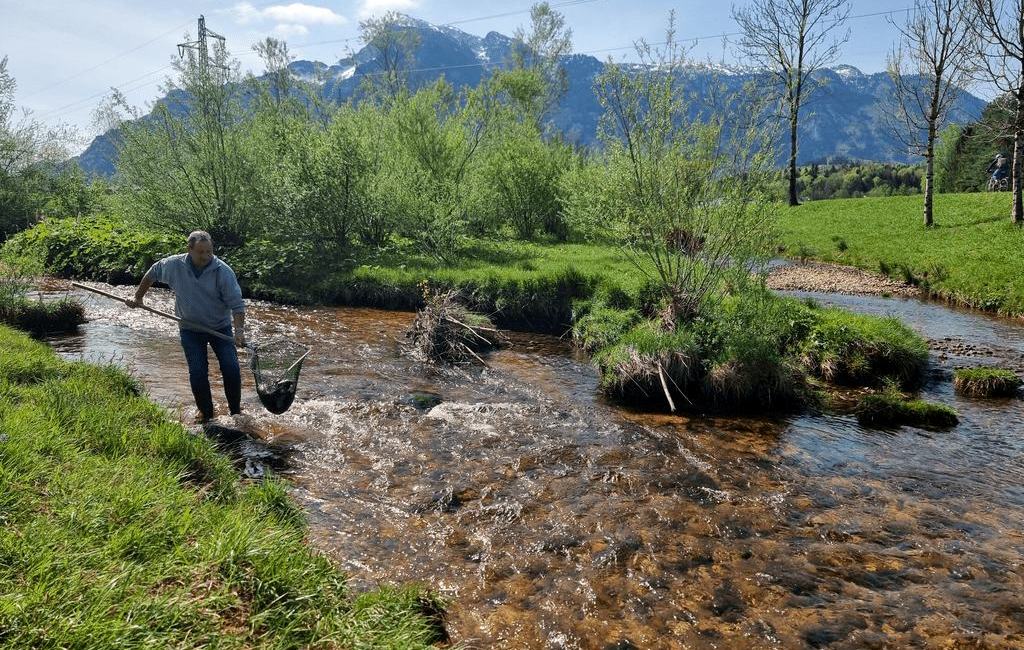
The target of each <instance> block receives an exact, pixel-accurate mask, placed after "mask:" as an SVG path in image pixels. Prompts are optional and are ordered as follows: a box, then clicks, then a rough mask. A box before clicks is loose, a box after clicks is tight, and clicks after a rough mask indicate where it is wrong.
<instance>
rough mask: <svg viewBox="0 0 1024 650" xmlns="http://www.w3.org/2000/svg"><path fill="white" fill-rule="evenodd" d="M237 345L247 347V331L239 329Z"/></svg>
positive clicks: (236, 335)
mask: <svg viewBox="0 0 1024 650" xmlns="http://www.w3.org/2000/svg"><path fill="white" fill-rule="evenodd" d="M235 347H238V348H244V347H245V332H244V331H243V330H237V331H236V332H235Z"/></svg>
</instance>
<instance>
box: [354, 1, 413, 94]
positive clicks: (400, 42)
mask: <svg viewBox="0 0 1024 650" xmlns="http://www.w3.org/2000/svg"><path fill="white" fill-rule="evenodd" d="M359 36H360V39H361V40H362V42H363V45H364V46H366V47H367V48H369V50H370V52H372V53H373V55H374V61H375V64H376V66H377V68H378V69H377V70H370V71H368V72H365V73H363V82H364V87H365V88H366V89H367V91H368V94H369V96H370V97H371V98H373V99H375V100H376V101H378V102H380V103H383V104H390V103H392V102H394V101H395V100H396V99H398V98H399V97H400V96H401V95H403V94H405V93H407V92H408V91H409V70H410V69H411V68H412V64H413V62H414V61H415V60H416V50H417V48H419V46H420V38H419V35H418V34H417V33H416V32H414V31H413V30H411V29H408V26H407V24H406V18H405V16H403V15H402V14H400V13H398V12H397V11H389V12H387V13H386V14H384V15H383V16H381V17H379V18H368V19H366V20H364V21H361V22H360V23H359Z"/></svg>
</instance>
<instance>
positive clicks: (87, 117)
mask: <svg viewBox="0 0 1024 650" xmlns="http://www.w3.org/2000/svg"><path fill="white" fill-rule="evenodd" d="M551 3H552V5H553V6H555V7H556V8H557V9H558V10H559V11H561V12H562V13H563V14H564V15H565V17H566V20H567V22H568V24H569V26H570V27H571V28H572V30H573V44H574V48H575V50H576V51H577V52H586V53H593V54H594V56H597V57H599V58H601V59H605V58H607V57H608V56H609V55H611V56H613V57H615V58H622V57H626V56H628V55H629V54H630V52H629V49H628V46H630V44H631V43H633V42H634V41H635V40H637V39H638V38H646V39H648V40H651V41H658V40H661V38H662V36H663V32H664V27H665V22H666V17H667V16H668V12H669V11H670V10H671V9H675V11H676V15H677V21H678V34H679V36H680V37H683V38H685V39H689V38H697V37H710V38H703V39H702V40H700V41H698V42H697V43H696V49H695V50H694V55H695V56H697V57H699V58H706V57H710V58H713V59H715V60H721V59H724V60H726V61H732V60H733V59H734V56H733V54H732V52H731V51H730V46H729V45H728V44H726V43H723V39H722V38H721V37H719V36H717V35H720V34H727V33H730V32H734V31H735V29H736V26H735V24H734V22H733V20H732V18H731V15H730V8H731V5H730V3H729V2H721V1H718V2H715V1H711V0H677V1H675V2H670V1H668V0H655V1H649V0H645V1H638V0H552V2H551ZM530 4H532V3H531V2H530V0H506V1H504V2H498V1H494V0H477V1H474V2H466V1H465V0H303V1H302V2H292V0H281V1H279V2H266V1H260V0H250V1H248V2H238V1H234V2H209V1H208V2H200V1H197V0H178V1H176V2H166V1H160V2H158V1H155V0H151V1H148V2H144V1H138V2H126V1H123V0H90V1H89V2H59V1H57V0H31V1H30V2H26V1H24V0H0V16H3V20H2V21H0V57H2V56H4V55H6V56H8V58H9V63H8V65H9V69H10V71H11V72H12V73H13V74H14V76H15V78H16V79H17V81H18V94H17V97H16V101H17V103H18V105H20V106H24V107H27V108H30V109H31V110H32V111H33V112H34V114H35V116H36V117H37V118H39V119H41V120H43V121H46V122H50V123H55V122H61V121H63V122H66V123H69V124H72V125H75V126H77V127H79V129H81V130H82V132H83V135H91V134H92V132H93V130H92V127H91V115H92V112H93V110H94V109H95V108H96V106H97V104H98V103H99V101H100V99H101V97H102V96H103V94H105V93H106V92H108V91H109V89H110V87H111V86H116V87H118V88H120V89H122V90H123V91H125V94H126V95H127V97H128V98H129V100H130V101H132V102H133V103H135V104H137V105H139V106H141V107H144V106H145V105H146V104H147V102H150V101H152V100H153V99H155V98H156V97H157V94H158V90H159V84H160V83H161V81H162V80H163V79H164V78H165V77H166V75H167V73H168V69H167V66H168V65H169V64H170V62H171V59H172V57H173V56H175V55H176V48H175V45H176V44H177V43H178V42H180V41H181V40H183V35H184V34H185V32H186V30H187V31H188V32H189V33H190V34H192V35H193V36H194V35H195V32H196V18H197V17H198V15H199V14H200V13H202V14H205V16H206V21H207V26H208V27H209V28H210V29H212V30H213V31H215V32H218V33H220V34H222V35H224V36H225V37H227V43H228V47H229V48H230V49H231V51H232V53H233V54H234V55H236V56H237V57H238V58H239V59H240V61H241V63H242V67H243V69H254V67H256V66H257V65H258V58H257V57H256V56H255V54H253V53H252V51H251V46H252V44H253V43H254V42H255V41H257V40H259V39H260V38H262V37H264V36H266V35H274V36H278V37H281V38H284V39H285V40H287V41H288V43H289V45H290V46H291V49H292V50H293V52H294V54H295V55H296V58H303V59H314V60H319V61H325V62H333V61H336V60H337V59H339V58H341V57H342V56H344V54H345V53H346V48H348V47H357V46H358V41H357V40H355V39H352V40H348V41H347V42H332V43H322V41H338V40H340V39H346V38H351V37H354V36H356V35H357V34H358V26H359V21H360V20H361V19H362V18H365V17H366V16H369V15H377V14H380V13H382V12H384V11H386V10H388V9H397V10H400V11H403V12H405V13H408V14H410V15H412V16H415V17H417V18H422V19H424V20H427V21H430V22H432V23H435V24H446V23H451V22H456V23H457V24H456V25H455V26H456V27H458V28H459V29H462V30H464V31H467V32H470V33H473V34H479V35H484V34H486V33H487V32H489V31H492V30H493V31H499V32H502V33H505V34H511V33H512V31H513V30H514V29H515V28H516V27H517V26H520V25H525V23H526V22H527V21H528V19H529V15H528V13H529V7H530ZM738 4H743V2H742V1H740V2H738ZM911 4H912V1H911V0H905V1H904V2H895V3H894V2H891V1H890V2H887V1H884V0H853V2H852V7H851V14H853V15H855V16H857V15H863V14H872V13H877V12H885V11H891V10H894V9H903V8H905V7H909V6H910V5H911ZM493 14H511V15H503V16H493ZM488 16H490V17H488ZM893 18H896V19H900V18H901V16H900V15H894V16H893ZM849 27H850V40H849V42H848V43H847V44H846V46H845V47H844V48H843V51H842V53H841V55H840V57H839V62H841V63H847V64H850V65H854V66H856V67H858V68H860V69H861V70H863V71H864V72H878V71H880V70H883V69H884V68H885V57H886V54H887V52H888V51H889V49H890V48H891V46H892V43H893V40H894V39H895V32H894V30H893V28H892V26H891V25H889V24H888V23H887V22H886V17H885V16H869V17H863V18H855V19H853V20H851V21H850V23H849ZM608 48H626V49H615V50H608Z"/></svg>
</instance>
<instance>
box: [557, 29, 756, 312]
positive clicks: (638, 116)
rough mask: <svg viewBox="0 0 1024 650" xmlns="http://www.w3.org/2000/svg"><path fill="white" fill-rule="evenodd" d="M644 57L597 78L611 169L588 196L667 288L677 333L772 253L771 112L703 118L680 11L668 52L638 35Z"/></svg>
mask: <svg viewBox="0 0 1024 650" xmlns="http://www.w3.org/2000/svg"><path fill="white" fill-rule="evenodd" d="M637 52H638V55H639V57H640V59H641V62H642V67H641V68H640V69H639V70H632V69H629V68H627V67H625V66H622V65H618V64H614V63H609V65H608V66H607V68H606V70H605V72H603V73H602V75H601V76H600V77H599V78H598V80H597V83H596V87H597V93H598V97H599V98H600V101H601V103H602V105H603V106H604V108H605V115H604V118H603V121H602V130H601V138H602V143H603V144H604V145H605V150H606V152H605V154H604V164H605V165H606V166H607V169H606V171H605V172H604V173H603V174H602V175H603V176H604V179H602V180H603V181H604V182H602V183H601V184H600V185H599V186H597V187H596V188H594V189H593V190H592V191H594V192H597V193H599V194H600V195H601V197H600V198H598V199H597V200H593V199H584V200H583V201H581V203H582V204H583V207H584V209H586V208H587V207H589V206H594V205H600V206H601V208H602V210H601V212H602V213H603V215H604V218H605V219H606V221H607V222H608V228H607V232H608V235H609V236H611V237H613V238H614V239H616V240H617V241H618V242H620V244H621V245H622V247H623V249H624V251H625V252H626V254H627V255H628V256H629V258H630V259H631V260H632V261H633V262H634V263H635V264H636V266H637V267H638V268H639V269H640V270H641V271H642V272H644V273H645V274H648V275H649V276H650V277H651V279H652V280H653V281H654V282H655V283H656V285H657V286H658V287H659V288H660V291H661V294H662V296H663V298H664V300H665V310H664V312H663V313H662V323H663V325H664V326H665V327H666V328H668V329H673V328H674V327H675V325H676V324H677V323H679V322H685V321H690V320H692V319H694V318H697V317H698V316H699V315H700V314H702V313H704V312H705V310H706V309H708V308H709V306H710V305H713V304H714V303H717V302H718V301H719V300H720V299H721V298H722V296H723V295H724V292H725V291H726V290H727V288H728V286H729V285H731V286H742V285H744V284H746V283H747V282H749V280H750V271H751V268H753V267H756V266H757V263H756V262H757V261H758V260H762V261H763V259H764V256H765V255H766V254H767V252H768V247H769V242H770V240H771V236H770V234H771V232H770V231H771V226H772V222H773V216H774V214H775V207H774V203H773V202H772V201H771V200H770V189H771V187H770V184H771V180H772V177H773V175H774V169H773V164H772V150H771V146H770V143H771V139H772V137H773V136H774V134H773V133H770V132H766V131H765V130H763V129H762V128H761V127H760V125H759V123H758V120H759V118H758V116H759V115H760V114H761V111H762V110H763V107H761V106H752V105H742V104H739V103H738V102H739V98H732V101H729V102H726V103H725V104H724V105H723V106H722V107H721V108H719V109H718V110H716V111H715V112H714V113H712V114H710V115H707V116H704V117H703V119H702V118H701V117H699V116H696V115H695V112H694V111H692V110H691V106H690V102H689V101H687V98H686V97H684V96H683V94H682V93H681V92H680V90H679V88H680V77H681V75H682V73H683V71H684V69H685V65H686V59H685V56H684V52H683V50H682V48H681V47H680V46H679V44H678V42H677V41H676V38H675V17H674V14H673V15H670V19H669V27H668V30H667V35H666V44H665V45H664V47H663V48H662V49H653V48H651V47H650V46H648V45H647V44H645V43H642V42H641V43H640V44H638V46H637ZM743 95H744V96H747V97H750V96H756V95H754V94H753V93H749V92H748V93H743ZM574 203H575V201H574V200H573V199H570V206H571V207H570V210H572V209H573V207H575V206H574V205H573V204H574Z"/></svg>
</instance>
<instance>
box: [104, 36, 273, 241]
mask: <svg viewBox="0 0 1024 650" xmlns="http://www.w3.org/2000/svg"><path fill="white" fill-rule="evenodd" d="M213 42H214V47H213V52H212V53H211V55H210V57H209V63H208V64H206V63H205V62H204V61H203V59H202V58H201V57H200V56H199V55H198V53H197V52H195V51H194V50H187V51H186V55H185V56H184V57H183V58H182V59H180V60H178V61H176V62H175V64H174V65H175V69H176V71H177V78H176V79H172V80H169V81H168V83H167V85H166V87H165V89H164V91H165V94H167V95H168V99H167V100H165V101H162V102H160V103H159V104H158V105H157V106H156V107H154V109H153V111H152V114H151V115H150V116H149V117H147V118H145V119H141V117H140V116H139V114H138V112H137V111H136V110H134V109H133V108H132V107H131V106H129V105H128V104H127V102H126V101H125V100H124V97H123V95H121V94H120V93H117V92H115V93H114V95H113V97H112V98H111V100H110V102H109V104H108V105H107V107H106V108H105V109H104V113H105V119H106V121H107V122H108V123H113V126H115V127H117V128H118V129H119V131H120V134H121V139H120V144H119V146H118V161H117V173H118V175H119V177H120V184H121V188H122V191H123V194H124V198H125V200H126V203H127V207H128V208H129V210H130V211H131V212H132V214H134V215H135V216H136V217H137V218H138V219H139V220H140V221H141V222H142V223H144V224H145V225H146V226H148V227H151V228H155V229H157V230H160V231H165V232H183V233H184V232H188V231H190V230H194V229H203V230H206V231H208V232H210V233H211V234H212V235H213V236H214V238H215V239H216V240H217V241H218V243H221V244H226V245H229V246H230V245H239V244H242V243H243V242H244V241H245V238H246V237H247V236H248V235H249V234H251V229H252V225H253V224H252V223H251V216H252V214H253V210H252V207H253V206H252V205H251V201H250V197H251V193H250V192H249V187H248V185H247V179H248V176H249V170H248V169H247V167H246V164H245V163H246V157H245V156H244V152H243V150H242V143H243V142H244V140H245V138H244V132H245V129H244V127H243V126H242V124H241V122H242V120H243V115H242V110H241V108H240V106H239V104H238V101H237V98H236V96H235V93H236V89H237V87H238V81H239V75H238V70H237V64H236V63H235V62H233V61H232V60H231V59H230V55H229V53H228V51H227V48H226V47H225V45H224V43H223V42H222V41H219V40H214V41H213ZM176 104H177V105H176Z"/></svg>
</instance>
